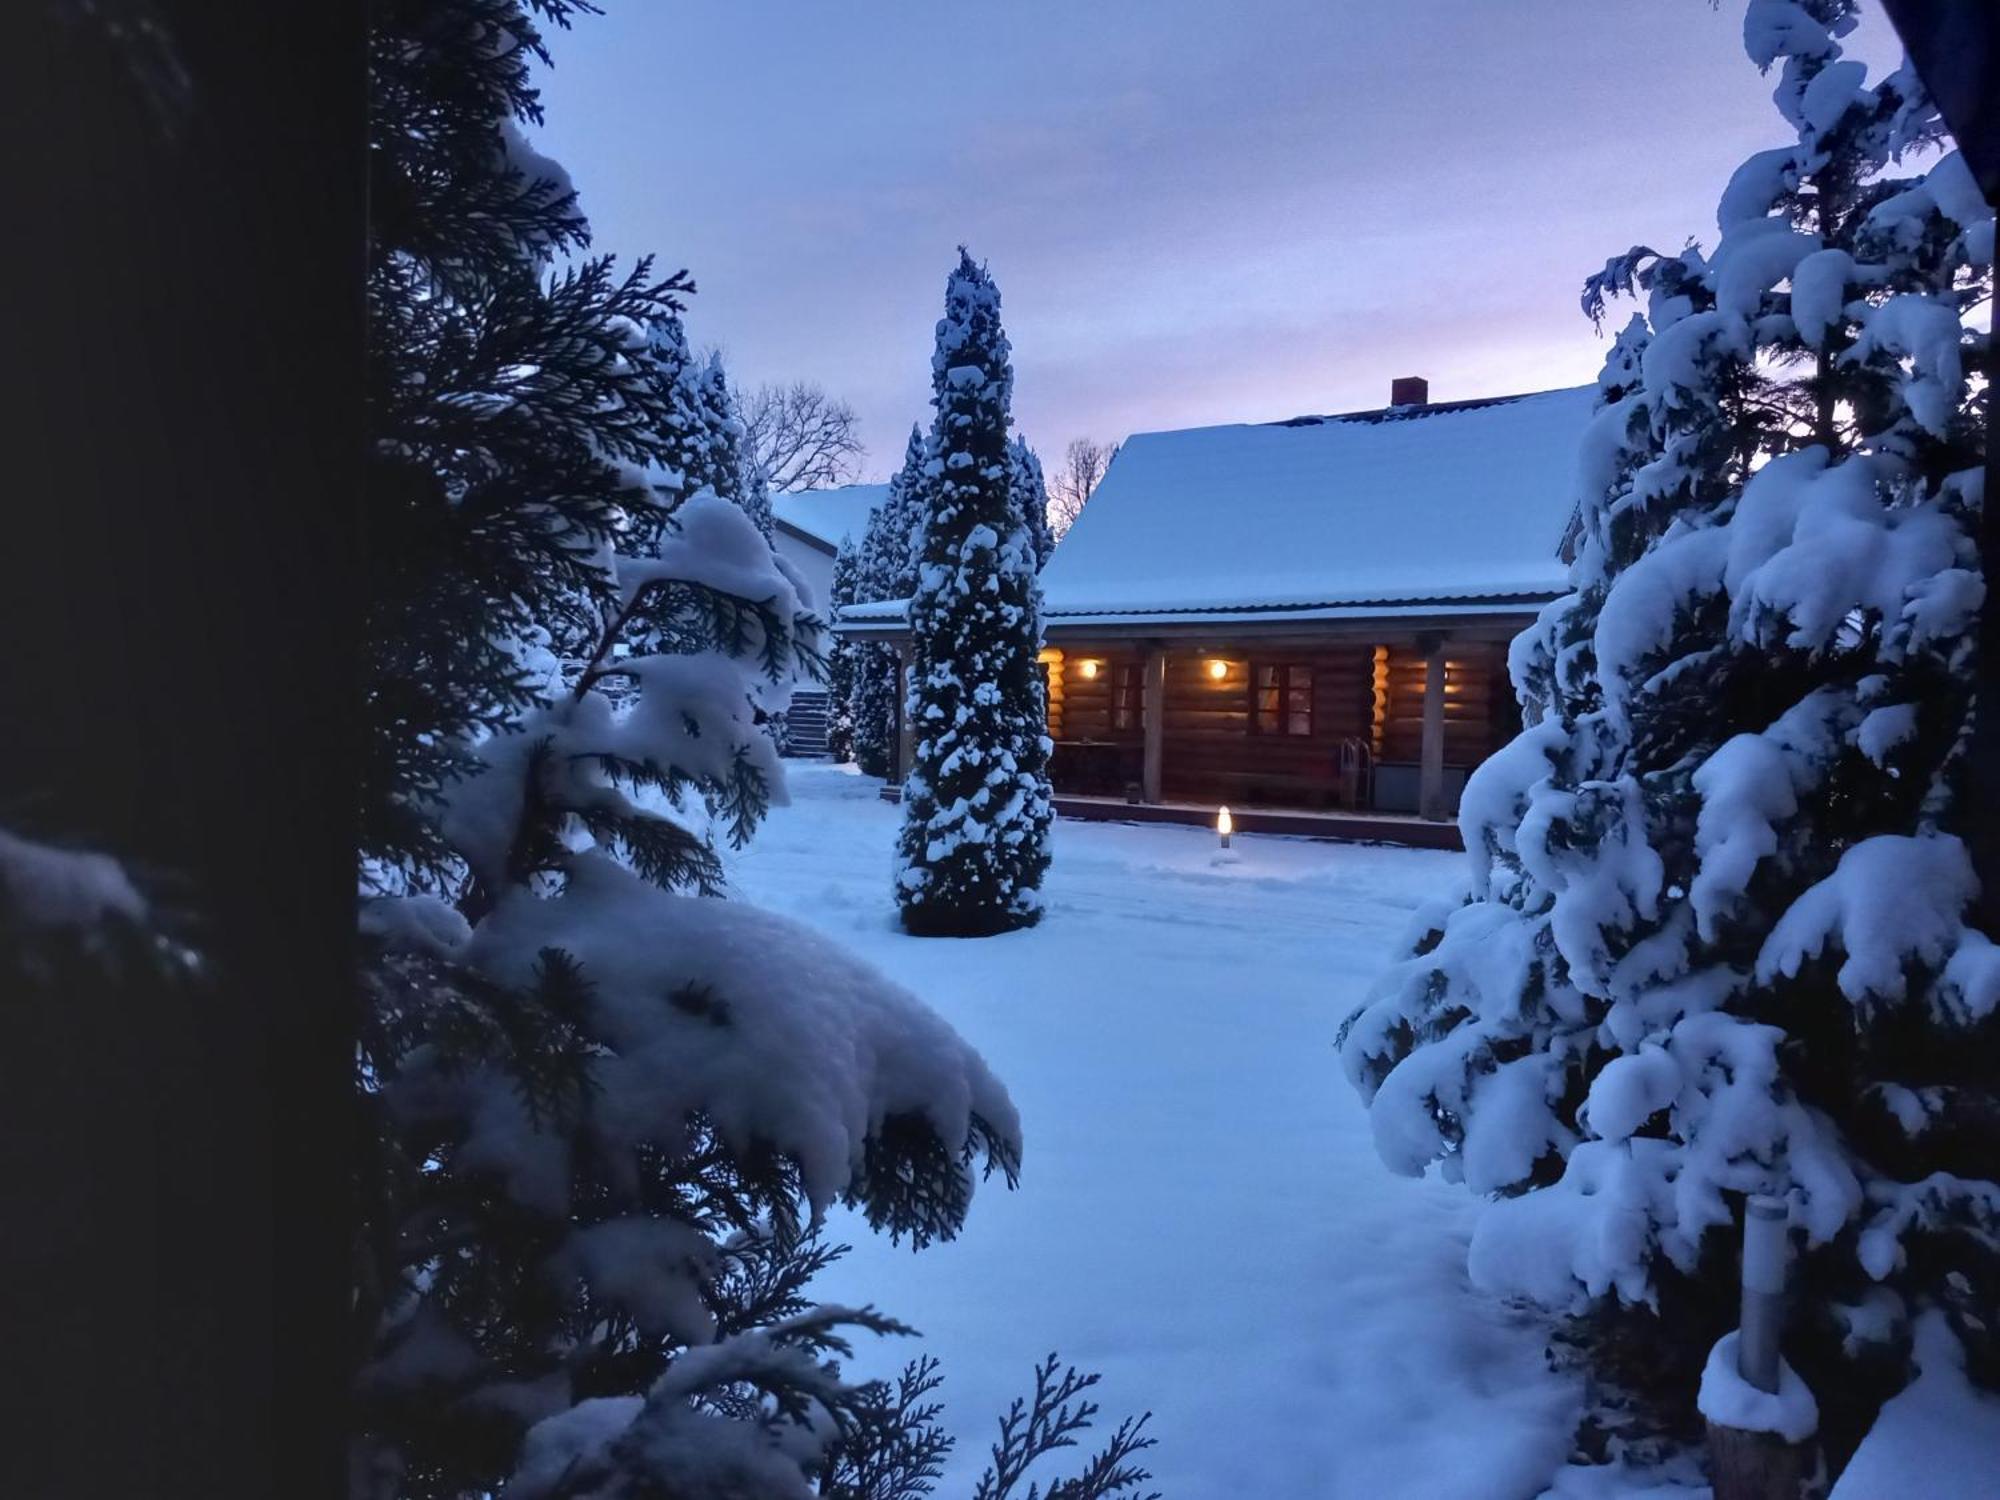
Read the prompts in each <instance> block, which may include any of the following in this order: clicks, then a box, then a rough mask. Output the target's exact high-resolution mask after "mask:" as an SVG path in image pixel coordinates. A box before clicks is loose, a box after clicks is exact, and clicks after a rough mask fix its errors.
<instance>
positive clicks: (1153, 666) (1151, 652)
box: [1139, 643, 1167, 802]
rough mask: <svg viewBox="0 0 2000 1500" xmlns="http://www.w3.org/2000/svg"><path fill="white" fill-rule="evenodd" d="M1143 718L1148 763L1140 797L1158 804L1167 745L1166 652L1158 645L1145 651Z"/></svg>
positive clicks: (1141, 705) (1141, 711) (1146, 761)
mask: <svg viewBox="0 0 2000 1500" xmlns="http://www.w3.org/2000/svg"><path fill="white" fill-rule="evenodd" d="M1140 717H1141V719H1142V720H1143V722H1144V724H1145V729H1146V760H1145V767H1144V771H1143V774H1142V778H1141V781H1140V793H1139V795H1140V796H1141V797H1143V798H1144V799H1145V800H1146V801H1148V802H1158V801H1159V800H1160V772H1161V767H1162V765H1163V763H1164V761H1165V752H1166V744H1167V649H1166V647H1164V646H1162V645H1159V644H1158V643H1154V644H1151V645H1149V646H1148V647H1147V648H1146V678H1145V683H1144V692H1143V697H1142V701H1141V704H1140Z"/></svg>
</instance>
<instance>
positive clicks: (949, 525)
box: [896, 249, 1053, 936]
mask: <svg viewBox="0 0 2000 1500" xmlns="http://www.w3.org/2000/svg"><path fill="white" fill-rule="evenodd" d="M1008 353H1009V350H1008V345H1007V335H1006V333H1005V332H1004V331H1003V330H1002V329H1001V326H1000V291H999V288H998V287H996V286H995V285H994V284H993V279H992V277H991V276H989V275H988V274H987V272H986V270H985V268H984V267H983V266H978V265H975V264H973V261H972V257H971V256H970V255H969V254H967V253H966V252H965V251H964V250H963V249H961V250H960V251H959V264H958V269H957V270H955V271H954V272H952V274H951V277H950V280H949V281H948V283H947V284H946V288H945V313H944V317H943V318H941V319H940V320H939V321H938V326H937V352H936V354H935V355H934V356H933V357H932V360H931V386H932V393H933V394H932V404H933V406H934V407H935V408H936V410H937V416H936V419H935V421H934V423H933V425H932V427H931V436H930V442H929V445H928V458H927V461H926V463H925V468H924V500H925V506H926V509H925V514H924V525H923V539H922V543H921V546H920V548H919V552H918V558H917V580H916V592H915V593H914V594H913V595H912V596H911V599H910V611H909V619H910V634H911V640H912V643H913V648H914V655H915V661H914V668H913V672H912V682H911V686H910V694H909V702H908V705H907V707H908V712H909V714H910V716H911V722H912V724H913V725H914V733H915V747H914V751H913V754H912V764H911V766H910V767H909V769H908V771H907V773H906V774H905V775H904V777H903V831H902V836H901V838H900V840H899V841H898V845H897V870H896V898H897V901H898V902H899V903H900V905H901V907H902V912H903V925H904V926H905V927H906V928H907V929H908V930H909V931H911V932H913V933H918V934H924V935H933V936H937V935H949V936H979V935H982V934H988V933H994V932H1002V931H1006V930H1007V929H1009V928H1014V927H1024V926H1028V925H1030V924H1032V923H1033V922H1035V921H1037V920H1038V919H1039V918H1040V916H1041V893H1040V889H1039V887H1040V885H1041V881H1042V875H1043V872H1044V871H1045V870H1046V869H1047V868H1048V862H1049V855H1048V831H1049V821H1050V819H1051V817H1052V816H1053V813H1052V807H1051V803H1050V797H1049V781H1048V756H1049V749H1050V746H1049V740H1048V717H1047V704H1046V695H1047V684H1046V682H1045V681H1044V679H1043V676H1042V669H1041V666H1040V664H1039V662H1038V661H1037V659H1036V658H1037V656H1038V655H1039V653H1040V650H1041V644H1042V622H1041V586H1040V585H1039V584H1038V583H1037V582H1036V581H1035V552H1034V542H1033V539H1032V537H1031V535H1030V533H1029V530H1028V526H1027V524H1026V522H1025V521H1024V520H1023V519H1022V516H1021V511H1020V507H1019V504H1018V501H1017V496H1016V492H1015V488H1014V485H1013V480H1012V476H1013V472H1014V469H1013V465H1012V463H1011V462H1010V455H1009V451H1008V445H1007V428H1008V424H1009V422H1010V420H1011V417H1010V412H1009V407H1010V403H1011V400H1012V395H1013V385H1014V374H1013V370H1012V368H1011V367H1010V366H1009V364H1008Z"/></svg>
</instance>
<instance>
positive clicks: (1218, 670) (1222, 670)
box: [1208, 656, 1229, 682]
mask: <svg viewBox="0 0 2000 1500" xmlns="http://www.w3.org/2000/svg"><path fill="white" fill-rule="evenodd" d="M1208 675H1209V676H1210V677H1212V678H1214V679H1215V680H1216V681H1217V682H1220V681H1222V679H1223V678H1225V677H1227V676H1228V675H1229V663H1228V662H1226V661H1224V660H1223V659H1222V658H1221V657H1219V656H1212V657H1210V658H1209V660H1208Z"/></svg>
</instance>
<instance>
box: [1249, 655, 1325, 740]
mask: <svg viewBox="0 0 2000 1500" xmlns="http://www.w3.org/2000/svg"><path fill="white" fill-rule="evenodd" d="M1266 672H1272V673H1275V674H1276V681H1275V682H1274V683H1273V684H1272V687H1273V688H1274V689H1275V691H1276V692H1277V695H1278V700H1277V704H1276V706H1275V707H1274V708H1273V710H1272V716H1273V720H1274V722H1273V723H1271V724H1269V725H1266V724H1265V722H1264V708H1263V705H1262V703H1261V702H1260V701H1259V695H1260V694H1261V693H1262V692H1263V691H1264V681H1263V674H1264V673H1266ZM1301 679H1303V680H1301ZM1297 691H1303V693H1304V695H1305V706H1304V709H1303V712H1304V714H1305V728H1303V729H1295V728H1293V727H1292V720H1293V716H1294V715H1295V714H1298V713H1299V712H1301V711H1302V710H1300V709H1299V708H1298V707H1296V706H1294V703H1293V699H1292V695H1293V693H1294V692H1297ZM1318 695H1319V678H1318V674H1317V673H1316V672H1315V671H1314V670H1313V664H1312V663H1311V662H1308V661H1258V660H1253V661H1252V662H1251V663H1250V732H1251V733H1252V734H1255V735H1268V736H1270V737H1271V738H1274V739H1289V740H1309V739H1311V738H1312V737H1313V736H1314V734H1315V733H1316V732H1317V729H1318V719H1319V704H1318V701H1317V699H1318Z"/></svg>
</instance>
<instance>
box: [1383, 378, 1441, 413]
mask: <svg viewBox="0 0 2000 1500" xmlns="http://www.w3.org/2000/svg"><path fill="white" fill-rule="evenodd" d="M1430 399H1431V383H1430V382H1429V381H1428V380H1426V379H1424V377H1423V376H1421V375H1400V376H1398V377H1397V378H1396V379H1394V380H1392V381H1390V382H1389V404H1390V405H1391V406H1426V405H1428V404H1429V403H1430Z"/></svg>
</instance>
